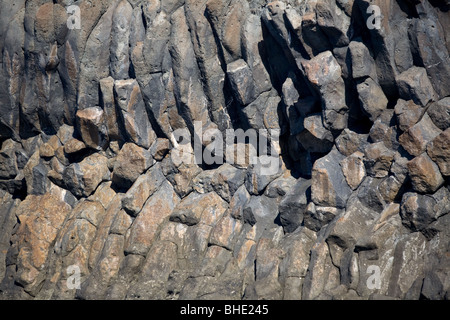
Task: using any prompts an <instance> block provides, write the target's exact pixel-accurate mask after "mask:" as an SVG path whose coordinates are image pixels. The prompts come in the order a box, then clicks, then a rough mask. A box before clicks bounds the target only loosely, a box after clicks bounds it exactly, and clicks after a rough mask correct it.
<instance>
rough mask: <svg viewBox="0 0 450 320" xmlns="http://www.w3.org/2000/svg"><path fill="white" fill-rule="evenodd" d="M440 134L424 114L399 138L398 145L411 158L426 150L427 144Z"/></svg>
mask: <svg viewBox="0 0 450 320" xmlns="http://www.w3.org/2000/svg"><path fill="white" fill-rule="evenodd" d="M440 133H441V130H439V128H438V127H436V126H435V124H434V123H433V121H431V119H430V117H429V116H428V114H425V115H424V116H423V118H422V120H420V121H419V122H418V123H417V124H415V125H414V126H412V127H411V128H409V130H408V131H406V132H405V133H404V134H402V135H401V136H400V138H399V141H400V144H401V145H402V146H403V148H405V150H406V151H408V153H409V154H411V155H413V156H418V155H420V154H421V153H423V152H424V151H425V150H426V147H427V144H428V143H429V142H430V141H431V140H433V139H434V138H436V136H438V135H439V134H440Z"/></svg>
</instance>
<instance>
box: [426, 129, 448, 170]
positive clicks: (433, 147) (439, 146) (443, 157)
mask: <svg viewBox="0 0 450 320" xmlns="http://www.w3.org/2000/svg"><path fill="white" fill-rule="evenodd" d="M427 153H428V155H429V156H430V158H431V159H432V160H433V161H434V162H436V163H437V165H438V166H439V169H440V170H441V173H442V175H444V176H450V128H449V129H447V130H445V131H444V132H442V133H441V134H440V135H438V136H437V137H436V138H435V139H434V140H433V141H431V143H430V144H428V148H427Z"/></svg>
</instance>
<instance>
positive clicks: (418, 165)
mask: <svg viewBox="0 0 450 320" xmlns="http://www.w3.org/2000/svg"><path fill="white" fill-rule="evenodd" d="M408 170H409V176H410V178H411V183H412V187H413V189H414V190H415V191H416V192H418V193H434V192H435V191H436V190H437V189H439V187H440V186H442V185H443V184H444V178H442V175H441V173H440V172H439V167H438V166H437V165H436V163H434V162H433V161H432V160H431V159H430V157H429V156H428V155H427V154H426V153H423V154H421V155H420V156H418V157H416V158H414V159H413V160H411V161H410V162H408Z"/></svg>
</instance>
